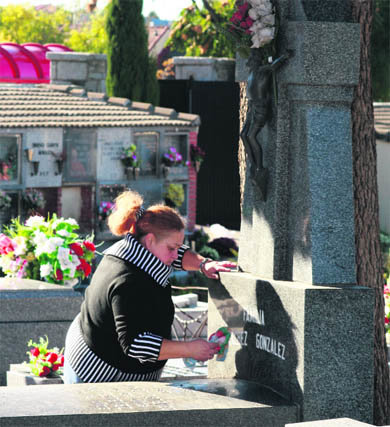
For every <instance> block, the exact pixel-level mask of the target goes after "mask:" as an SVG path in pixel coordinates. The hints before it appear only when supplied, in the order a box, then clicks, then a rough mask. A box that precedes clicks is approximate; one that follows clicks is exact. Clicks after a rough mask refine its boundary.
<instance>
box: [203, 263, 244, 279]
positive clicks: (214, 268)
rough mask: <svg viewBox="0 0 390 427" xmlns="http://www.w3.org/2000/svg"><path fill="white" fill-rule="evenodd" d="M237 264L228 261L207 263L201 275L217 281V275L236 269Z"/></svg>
mask: <svg viewBox="0 0 390 427" xmlns="http://www.w3.org/2000/svg"><path fill="white" fill-rule="evenodd" d="M236 268H237V264H236V263H235V262H230V261H208V262H206V263H204V265H203V267H202V273H203V274H204V275H205V276H206V277H208V278H209V279H219V273H220V272H223V271H231V270H232V269H236Z"/></svg>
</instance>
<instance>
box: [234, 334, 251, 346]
mask: <svg viewBox="0 0 390 427" xmlns="http://www.w3.org/2000/svg"><path fill="white" fill-rule="evenodd" d="M235 335H236V337H237V339H238V341H239V342H240V344H241V345H242V346H244V347H246V346H247V345H248V343H247V338H248V332H247V331H242V332H238V333H235Z"/></svg>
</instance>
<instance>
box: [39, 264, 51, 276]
mask: <svg viewBox="0 0 390 427" xmlns="http://www.w3.org/2000/svg"><path fill="white" fill-rule="evenodd" d="M39 271H40V273H41V277H46V276H48V275H49V274H50V273H51V272H52V271H53V266H52V265H51V264H41V266H40V269H39Z"/></svg>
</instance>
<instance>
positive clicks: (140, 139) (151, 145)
mask: <svg viewBox="0 0 390 427" xmlns="http://www.w3.org/2000/svg"><path fill="white" fill-rule="evenodd" d="M159 136H160V134H159V133H158V132H137V133H136V134H134V141H135V145H136V146H137V152H138V156H139V157H140V159H141V175H143V176H148V175H149V176H150V175H156V170H157V152H158V144H159Z"/></svg>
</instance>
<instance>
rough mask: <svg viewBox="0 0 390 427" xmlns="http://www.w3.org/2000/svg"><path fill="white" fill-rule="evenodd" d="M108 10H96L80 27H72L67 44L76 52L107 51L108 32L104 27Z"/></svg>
mask: <svg viewBox="0 0 390 427" xmlns="http://www.w3.org/2000/svg"><path fill="white" fill-rule="evenodd" d="M106 16H107V10H106V9H104V10H103V11H102V12H94V13H93V14H91V17H90V20H89V21H88V22H87V23H86V24H84V25H83V27H82V28H80V29H72V30H71V31H70V35H69V37H68V38H67V39H66V42H65V43H66V45H67V46H68V47H70V48H71V49H73V50H74V51H76V52H91V53H107V43H108V41H107V33H106V29H105V28H104V24H105V21H106Z"/></svg>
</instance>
